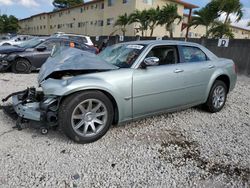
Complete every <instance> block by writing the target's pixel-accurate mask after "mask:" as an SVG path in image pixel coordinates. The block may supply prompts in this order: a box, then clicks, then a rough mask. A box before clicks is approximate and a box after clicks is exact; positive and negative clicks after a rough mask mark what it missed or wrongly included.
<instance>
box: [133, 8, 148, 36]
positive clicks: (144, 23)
mask: <svg viewBox="0 0 250 188" xmlns="http://www.w3.org/2000/svg"><path fill="white" fill-rule="evenodd" d="M131 23H139V24H140V26H139V30H140V31H141V32H142V36H144V32H145V31H147V30H148V27H149V20H148V13H147V10H143V11H139V10H136V11H135V12H133V13H132V14H131V15H130V22H129V24H131Z"/></svg>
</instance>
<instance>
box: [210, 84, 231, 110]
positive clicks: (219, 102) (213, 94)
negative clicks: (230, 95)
mask: <svg viewBox="0 0 250 188" xmlns="http://www.w3.org/2000/svg"><path fill="white" fill-rule="evenodd" d="M226 100H227V86H226V84H225V83H224V82H223V81H220V80H216V81H215V82H214V84H213V86H212V88H211V90H210V93H209V96H208V99H207V102H206V103H205V107H206V110H207V111H209V112H211V113H216V112H219V111H221V110H222V108H223V107H224V105H225V103H226Z"/></svg>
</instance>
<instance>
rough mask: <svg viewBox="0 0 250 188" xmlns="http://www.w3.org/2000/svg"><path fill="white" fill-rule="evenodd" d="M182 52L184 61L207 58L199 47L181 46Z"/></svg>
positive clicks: (205, 59)
mask: <svg viewBox="0 0 250 188" xmlns="http://www.w3.org/2000/svg"><path fill="white" fill-rule="evenodd" d="M181 49H182V54H183V58H184V62H186V63H194V62H200V61H207V60H208V58H207V56H206V54H205V53H204V52H203V51H202V50H201V49H199V48H197V47H193V46H182V47H181Z"/></svg>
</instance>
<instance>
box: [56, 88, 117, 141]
mask: <svg viewBox="0 0 250 188" xmlns="http://www.w3.org/2000/svg"><path fill="white" fill-rule="evenodd" d="M113 115H114V110H113V105H112V103H111V101H110V100H109V98H108V97H107V96H106V95H105V94H103V93H102V92H99V91H86V92H81V93H76V94H73V95H71V96H69V97H67V98H66V99H65V100H64V101H63V102H62V105H61V106H60V110H59V125H60V126H61V127H62V130H63V131H64V133H65V134H66V135H67V136H68V137H69V138H71V139H72V140H74V141H76V142H78V143H90V142H94V141H96V140H98V139H100V138H101V137H102V136H104V135H105V134H106V132H107V131H108V130H109V128H110V126H111V124H112V120H113Z"/></svg>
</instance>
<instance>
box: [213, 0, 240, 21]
mask: <svg viewBox="0 0 250 188" xmlns="http://www.w3.org/2000/svg"><path fill="white" fill-rule="evenodd" d="M211 3H212V4H213V3H214V4H216V5H218V6H219V9H220V11H221V13H226V18H225V20H224V23H227V22H228V20H229V16H230V15H231V14H235V15H236V22H239V21H240V20H241V19H242V17H243V10H242V9H243V5H242V4H241V3H240V0H213V1H212V2H211Z"/></svg>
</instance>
